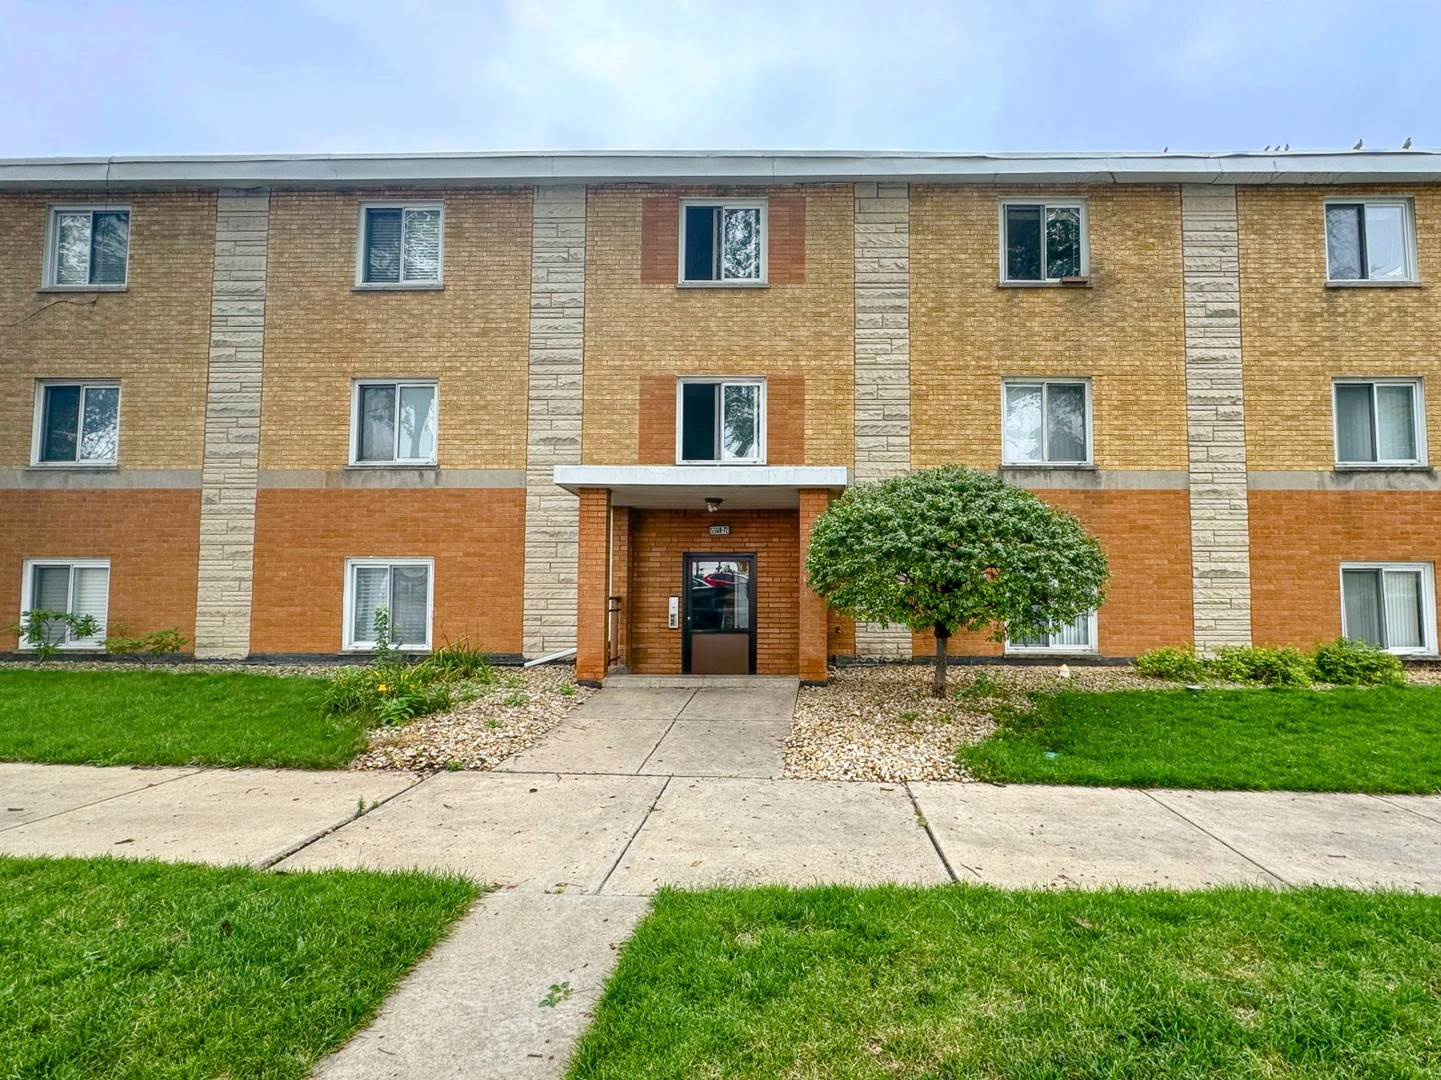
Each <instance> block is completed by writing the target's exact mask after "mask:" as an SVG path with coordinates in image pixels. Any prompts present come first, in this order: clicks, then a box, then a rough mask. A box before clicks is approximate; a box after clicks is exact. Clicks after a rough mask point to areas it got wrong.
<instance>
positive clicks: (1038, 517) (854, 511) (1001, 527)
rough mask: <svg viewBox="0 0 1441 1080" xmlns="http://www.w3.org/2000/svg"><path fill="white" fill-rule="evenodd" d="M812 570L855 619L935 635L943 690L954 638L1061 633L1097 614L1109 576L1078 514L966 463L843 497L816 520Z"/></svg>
mask: <svg viewBox="0 0 1441 1080" xmlns="http://www.w3.org/2000/svg"><path fill="white" fill-rule="evenodd" d="M806 573H807V576H808V578H809V581H810V586H811V588H812V589H814V590H815V591H816V592H817V593H819V594H820V595H821V596H822V597H823V598H824V599H825V600H826V602H827V603H828V604H829V605H830V606H831V607H833V608H835V609H837V610H839V611H842V612H844V613H846V614H848V615H851V616H853V617H854V618H856V619H860V620H862V621H865V622H879V623H884V624H897V623H899V624H901V625H903V626H907V627H909V628H910V629H911V630H913V631H918V632H925V631H931V632H932V633H933V634H934V635H935V638H936V689H937V693H941V694H943V693H944V690H945V665H946V642H947V640H948V639H949V638H950V637H951V635H952V634H954V633H956V632H957V631H960V630H968V631H979V630H987V631H988V632H989V636H990V637H991V638H992V639H993V640H998V641H999V640H1003V639H1004V637H1005V635H1006V631H1007V629H1008V628H1009V630H1010V632H1011V633H1012V635H1021V634H1026V635H1030V634H1040V633H1049V632H1054V631H1056V630H1059V629H1060V628H1061V627H1063V626H1065V625H1067V624H1068V623H1071V622H1073V621H1075V620H1076V619H1077V618H1079V617H1080V616H1082V615H1085V614H1086V613H1087V612H1089V611H1091V610H1092V609H1094V608H1095V607H1097V606H1098V605H1099V604H1100V603H1101V602H1102V601H1103V600H1104V599H1105V586H1106V581H1107V579H1108V577H1109V570H1108V568H1107V564H1106V556H1105V553H1104V552H1103V551H1102V550H1101V545H1100V544H1099V543H1098V542H1097V541H1096V539H1095V538H1094V537H1093V536H1091V535H1090V534H1089V533H1087V532H1086V530H1085V528H1084V527H1083V526H1082V525H1081V523H1080V522H1079V521H1078V520H1076V518H1075V517H1073V516H1072V515H1070V514H1068V513H1066V512H1065V511H1063V510H1058V509H1056V508H1055V507H1053V506H1050V505H1048V504H1047V503H1045V502H1043V501H1042V500H1041V499H1039V498H1038V497H1036V496H1035V495H1033V494H1032V493H1031V492H1029V491H1026V490H1025V489H1024V488H1019V487H1016V486H1015V485H1013V484H1008V483H1006V482H1005V481H1004V480H1002V479H1001V478H1000V477H999V476H996V475H994V474H992V473H984V472H979V471H977V470H975V469H968V468H965V467H964V466H960V465H948V466H944V467H942V468H937V469H924V470H921V471H918V472H912V473H908V474H906V475H904V476H898V477H894V478H892V479H889V480H882V481H880V482H879V483H873V484H858V485H856V486H854V487H852V488H850V489H848V490H847V491H846V493H845V494H844V495H843V496H842V497H841V498H840V499H838V500H837V501H836V502H835V503H833V504H832V505H831V506H830V507H829V508H828V509H827V510H826V512H825V513H823V514H822V515H821V516H820V517H819V518H818V519H817V521H816V523H815V527H814V528H813V529H812V531H811V539H810V550H809V552H808V554H807V558H806Z"/></svg>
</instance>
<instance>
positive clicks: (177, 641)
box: [105, 625, 190, 656]
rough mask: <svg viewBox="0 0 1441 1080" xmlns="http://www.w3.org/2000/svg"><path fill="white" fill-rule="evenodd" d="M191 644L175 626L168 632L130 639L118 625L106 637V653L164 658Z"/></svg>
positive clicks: (123, 628) (159, 631)
mask: <svg viewBox="0 0 1441 1080" xmlns="http://www.w3.org/2000/svg"><path fill="white" fill-rule="evenodd" d="M189 643H190V639H189V638H187V637H186V636H185V635H184V634H182V633H181V632H180V630H179V628H178V627H174V626H172V627H170V628H169V629H168V630H155V631H152V632H151V633H149V634H142V635H141V636H140V637H129V636H127V635H126V632H125V627H123V626H118V625H117V626H115V627H114V628H113V630H112V632H111V633H109V634H106V635H105V651H106V652H108V653H111V654H112V655H119V656H124V655H130V654H133V653H147V654H149V655H150V656H164V655H165V654H166V653H178V652H180V651H181V650H183V649H184V648H185V646H186V645H188V644H189Z"/></svg>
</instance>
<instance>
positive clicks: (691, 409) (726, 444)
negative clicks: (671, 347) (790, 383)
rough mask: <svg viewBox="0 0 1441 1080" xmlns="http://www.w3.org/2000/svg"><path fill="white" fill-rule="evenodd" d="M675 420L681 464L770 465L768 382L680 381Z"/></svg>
mask: <svg viewBox="0 0 1441 1080" xmlns="http://www.w3.org/2000/svg"><path fill="white" fill-rule="evenodd" d="M676 420H677V423H676V426H675V427H676V448H675V453H676V461H677V462H678V463H681V464H727V465H761V464H764V463H765V459H766V445H765V443H766V384H765V380H764V379H681V380H679V382H678V383H677V385H676Z"/></svg>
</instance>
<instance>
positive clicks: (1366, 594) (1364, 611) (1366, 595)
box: [1341, 570, 1386, 646]
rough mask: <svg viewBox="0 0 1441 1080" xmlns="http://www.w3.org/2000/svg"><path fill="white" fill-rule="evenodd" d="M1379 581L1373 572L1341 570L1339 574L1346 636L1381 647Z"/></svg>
mask: <svg viewBox="0 0 1441 1080" xmlns="http://www.w3.org/2000/svg"><path fill="white" fill-rule="evenodd" d="M1380 579H1381V575H1380V573H1379V572H1378V571H1376V570H1344V571H1342V573H1341V593H1342V603H1343V604H1344V605H1345V609H1346V636H1347V637H1349V638H1355V639H1356V640H1357V641H1369V642H1370V643H1371V644H1372V645H1382V646H1384V645H1385V644H1386V643H1385V641H1384V640H1382V637H1381V580H1380Z"/></svg>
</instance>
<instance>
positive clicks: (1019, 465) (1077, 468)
mask: <svg viewBox="0 0 1441 1080" xmlns="http://www.w3.org/2000/svg"><path fill="white" fill-rule="evenodd" d="M1010 469H1025V470H1037V471H1039V470H1041V469H1049V470H1056V471H1060V470H1065V471H1068V472H1098V471H1099V466H1097V465H1096V464H1095V463H1094V462H1090V461H1014V462H1013V461H1003V462H1001V471H1002V472H1005V471H1007V470H1010Z"/></svg>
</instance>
